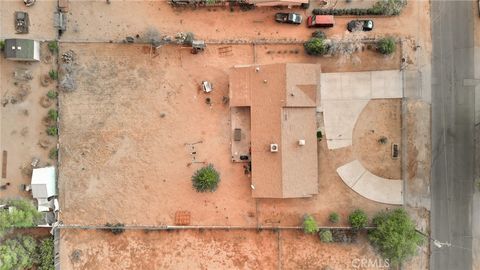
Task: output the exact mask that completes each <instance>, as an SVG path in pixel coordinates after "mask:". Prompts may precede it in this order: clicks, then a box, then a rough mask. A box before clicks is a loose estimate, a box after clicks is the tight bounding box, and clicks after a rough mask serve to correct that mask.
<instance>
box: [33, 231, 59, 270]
mask: <svg viewBox="0 0 480 270" xmlns="http://www.w3.org/2000/svg"><path fill="white" fill-rule="evenodd" d="M37 253H38V268H37V269H38V270H54V269H55V259H54V254H53V253H54V247H53V238H52V237H49V238H47V239H45V240H43V241H42V242H41V243H40V245H39V246H38V250H37Z"/></svg>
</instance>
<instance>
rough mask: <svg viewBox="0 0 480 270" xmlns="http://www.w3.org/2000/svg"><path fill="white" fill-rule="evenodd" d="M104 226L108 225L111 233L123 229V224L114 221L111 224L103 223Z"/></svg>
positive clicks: (122, 230) (121, 231)
mask: <svg viewBox="0 0 480 270" xmlns="http://www.w3.org/2000/svg"><path fill="white" fill-rule="evenodd" d="M105 226H106V227H109V229H107V230H110V231H111V232H112V233H113V234H121V233H123V232H124V231H125V224H123V223H116V224H111V223H107V224H105Z"/></svg>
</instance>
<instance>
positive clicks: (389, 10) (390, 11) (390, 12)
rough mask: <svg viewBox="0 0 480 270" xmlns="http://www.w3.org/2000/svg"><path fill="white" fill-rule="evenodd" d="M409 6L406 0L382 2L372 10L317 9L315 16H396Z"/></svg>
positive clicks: (314, 12) (383, 0)
mask: <svg viewBox="0 0 480 270" xmlns="http://www.w3.org/2000/svg"><path fill="white" fill-rule="evenodd" d="M406 4H407V1H406V0H380V1H378V2H376V3H375V4H374V5H373V7H371V8H350V9H333V8H327V9H322V8H316V9H313V11H312V13H313V14H314V15H337V16H342V15H358V16H361V15H384V16H395V15H400V13H401V11H402V9H403V8H404V7H405V5H406Z"/></svg>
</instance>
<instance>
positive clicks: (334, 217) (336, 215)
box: [328, 212, 340, 224]
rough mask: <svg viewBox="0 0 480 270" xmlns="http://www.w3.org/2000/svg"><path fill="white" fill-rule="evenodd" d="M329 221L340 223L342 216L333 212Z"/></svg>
mask: <svg viewBox="0 0 480 270" xmlns="http://www.w3.org/2000/svg"><path fill="white" fill-rule="evenodd" d="M328 220H330V222H331V223H333V224H336V223H338V222H339V221H340V216H339V215H338V213H336V212H333V213H330V216H328Z"/></svg>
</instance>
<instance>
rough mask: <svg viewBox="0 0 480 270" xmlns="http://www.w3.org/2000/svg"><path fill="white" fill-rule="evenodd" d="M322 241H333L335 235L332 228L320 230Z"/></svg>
mask: <svg viewBox="0 0 480 270" xmlns="http://www.w3.org/2000/svg"><path fill="white" fill-rule="evenodd" d="M320 241H322V242H323V243H331V242H333V235H332V232H331V231H330V230H320Z"/></svg>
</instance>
